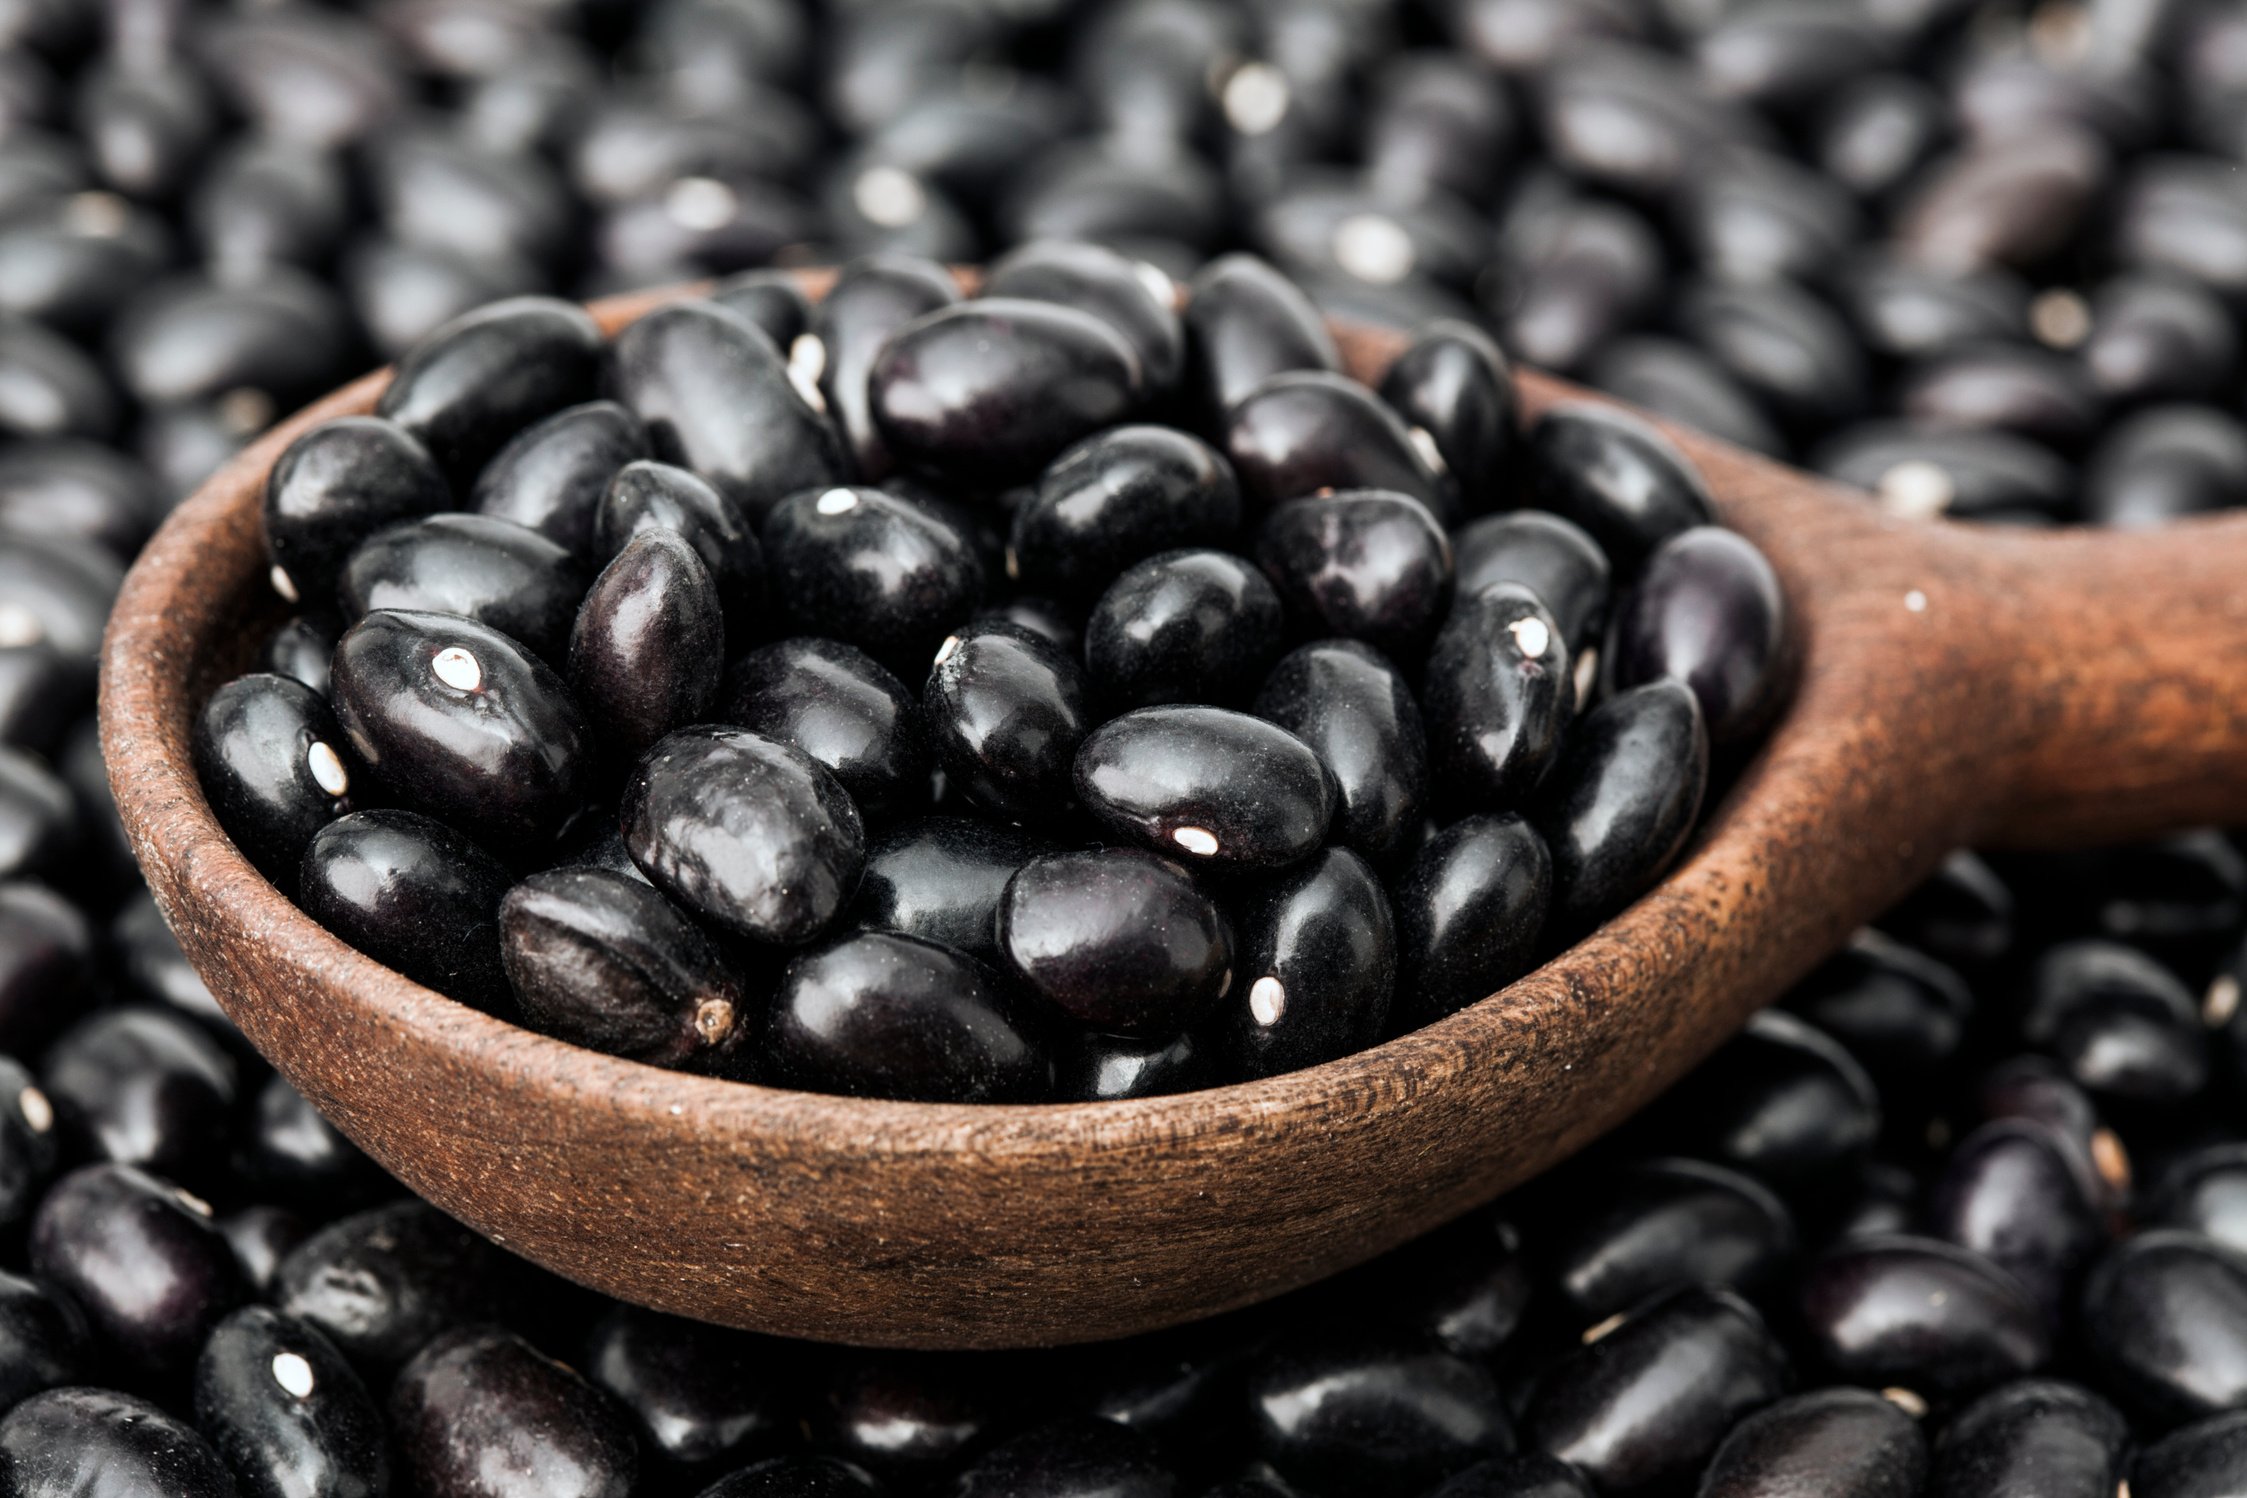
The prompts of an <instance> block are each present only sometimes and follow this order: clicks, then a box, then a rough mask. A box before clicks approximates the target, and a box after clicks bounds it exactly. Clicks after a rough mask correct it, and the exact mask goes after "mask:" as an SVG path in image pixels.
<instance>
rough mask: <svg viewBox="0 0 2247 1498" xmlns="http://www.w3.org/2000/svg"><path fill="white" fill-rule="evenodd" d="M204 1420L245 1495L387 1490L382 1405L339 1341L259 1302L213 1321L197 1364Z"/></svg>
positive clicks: (318, 1497)
mask: <svg viewBox="0 0 2247 1498" xmlns="http://www.w3.org/2000/svg"><path fill="white" fill-rule="evenodd" d="M195 1423H196V1425H197V1426H198V1427H199V1428H200V1429H201V1430H202V1431H203V1433H204V1434H205V1435H207V1436H208V1437H210V1440H211V1444H212V1445H213V1446H214V1447H215V1448H216V1449H217V1450H218V1452H219V1454H220V1456H222V1457H224V1458H225V1460H226V1464H227V1465H228V1466H229V1467H231V1468H232V1469H233V1471H234V1478H235V1482H236V1485H237V1486H238V1487H239V1488H240V1489H241V1492H242V1495H243V1498H383V1495H384V1494H386V1493H388V1492H389V1490H390V1455H389V1452H388V1451H387V1450H386V1449H385V1442H384V1435H383V1428H382V1411H381V1408H380V1406H378V1405H377V1404H376V1403H375V1399H374V1396H373V1395H371V1394H369V1393H368V1392H367V1386H366V1385H365V1384H364V1383H362V1382H360V1379H359V1375H358V1374H357V1373H355V1372H353V1371H352V1369H351V1365H350V1364H349V1363H347V1362H345V1361H344V1358H343V1354H342V1353H340V1352H338V1351H337V1350H336V1348H335V1344H334V1343H332V1342H330V1341H329V1340H328V1339H327V1338H326V1337H323V1336H321V1335H320V1333H319V1332H317V1331H315V1330H313V1329H312V1328H311V1327H310V1326H307V1325H306V1324H305V1323H303V1322H301V1321H297V1320H295V1319H293V1318H291V1317H288V1316H284V1315H282V1314H281V1313H280V1312H278V1311H275V1310H272V1309H270V1308H268V1307H266V1306H250V1307H247V1308H245V1309H243V1310H240V1311H236V1312H235V1313H234V1314H233V1315H231V1316H229V1317H227V1318H226V1320H224V1321H222V1322H220V1323H219V1324H218V1326H217V1327H215V1328H213V1330H212V1332H211V1337H210V1340H209V1341H208V1342H206V1343H204V1344H203V1352H202V1356H201V1357H200V1358H198V1359H197V1361H196V1365H195Z"/></svg>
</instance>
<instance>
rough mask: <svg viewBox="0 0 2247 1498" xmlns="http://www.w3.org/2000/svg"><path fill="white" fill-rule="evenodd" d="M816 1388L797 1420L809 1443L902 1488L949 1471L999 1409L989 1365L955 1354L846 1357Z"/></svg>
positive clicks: (998, 1386)
mask: <svg viewBox="0 0 2247 1498" xmlns="http://www.w3.org/2000/svg"><path fill="white" fill-rule="evenodd" d="M824 1383H825V1387H823V1388H821V1389H819V1390H818V1391H817V1392H816V1393H815V1394H814V1396H813V1398H812V1399H811V1401H809V1403H810V1405H811V1413H810V1416H809V1418H808V1419H807V1420H806V1422H805V1423H806V1425H807V1426H808V1428H809V1429H810V1431H811V1435H812V1440H813V1442H814V1443H815V1444H816V1445H817V1446H818V1447H819V1449H820V1450H822V1451H826V1452H830V1453H832V1454H833V1455H835V1456H837V1457H839V1458H841V1459H842V1460H845V1461H848V1462H851V1463H854V1464H855V1465H857V1466H860V1467H863V1468H865V1469H866V1470H868V1471H870V1472H873V1473H875V1474H876V1475H878V1476H880V1477H881V1478H883V1479H884V1481H885V1482H887V1481H890V1480H895V1481H896V1482H897V1483H898V1485H900V1486H902V1487H905V1488H907V1489H910V1488H911V1487H913V1486H915V1485H917V1484H920V1483H924V1482H927V1481H931V1480H941V1478H942V1477H943V1476H944V1475H945V1474H947V1473H948V1472H951V1471H953V1470H956V1469H957V1468H958V1466H959V1465H960V1462H961V1460H962V1459H963V1458H964V1457H965V1456H966V1455H967V1453H968V1452H969V1451H970V1450H971V1449H972V1448H974V1447H975V1446H977V1445H979V1444H982V1443H983V1442H984V1441H985V1440H986V1438H987V1437H988V1436H989V1434H990V1433H991V1431H992V1430H994V1429H995V1428H997V1427H998V1425H999V1422H1000V1420H1001V1418H1002V1416H1003V1413H1004V1410H1005V1404H1004V1402H1003V1400H1002V1398H1001V1397H1000V1396H1001V1395H1002V1394H1003V1393H1005V1392H1006V1389H1005V1386H1004V1382H1003V1380H996V1379H994V1378H993V1376H992V1368H991V1365H990V1364H988V1363H987V1362H979V1361H978V1360H976V1359H974V1358H968V1357H961V1356H959V1355H957V1354H951V1355H947V1354H944V1353H926V1352H921V1353H914V1352H892V1353H879V1354H875V1355H873V1356H866V1357H857V1358H850V1359H846V1360H844V1361H842V1362H841V1363H840V1364H839V1365H837V1366H835V1367H834V1368H833V1369H832V1371H831V1372H830V1373H829V1375H828V1377H827V1378H826V1380H825V1381H824Z"/></svg>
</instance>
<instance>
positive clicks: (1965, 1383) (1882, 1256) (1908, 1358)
mask: <svg viewBox="0 0 2247 1498" xmlns="http://www.w3.org/2000/svg"><path fill="white" fill-rule="evenodd" d="M1802 1320H1803V1326H1804V1329H1805V1330H1806V1332H1807V1333H1808V1335H1809V1338H1810V1341H1811V1345H1812V1346H1813V1347H1814V1348H1815V1349H1816V1352H1817V1354H1818V1357H1819V1358H1820V1360H1821V1361H1822V1362H1824V1363H1825V1365H1826V1366H1827V1367H1829V1368H1831V1369H1832V1370H1833V1371H1834V1372H1835V1373H1836V1374H1838V1375H1839V1376H1840V1377H1842V1378H1844V1379H1847V1380H1850V1381H1851V1382H1855V1383H1867V1384H1877V1385H1897V1386H1900V1387H1903V1388H1907V1389H1910V1390H1911V1391H1912V1392H1914V1393H1916V1394H1919V1395H1921V1396H1923V1397H1924V1398H1926V1399H1929V1400H1937V1401H1940V1400H1947V1399H1956V1398H1959V1397H1962V1396H1965V1395H1969V1394H1975V1393H1978V1392H1980V1391H1981V1390H1983V1389H1986V1388H1988V1387H1990V1386H1991V1385H1993V1384H1996V1383H1999V1382H2001V1381H2003V1380H2005V1379H2008V1378H2017V1377H2019V1376H2020V1375H2022V1374H2024V1373H2033V1372H2035V1371H2036V1370H2037V1369H2038V1368H2039V1367H2041V1366H2043V1364H2044V1363H2045V1362H2046V1361H2047V1360H2048V1359H2050V1357H2051V1355H2052V1345H2051V1338H2050V1333H2049V1331H2048V1330H2047V1328H2046V1326H2045V1323H2044V1318H2043V1316H2042V1314H2041V1313H2040V1312H2039V1311H2038V1310H2037V1309H2036V1306H2035V1304H2034V1302H2032V1301H2031V1300H2030V1299H2029V1298H2028V1297H2027V1296H2026V1295H2025V1294H2023V1293H2022V1291H2021V1289H2020V1287H2019V1286H2018V1285H2017V1284H2016V1283H2015V1282H2014V1280H2013V1279H2012V1278H2011V1276H2009V1275H2007V1274H2006V1273H2005V1272H2004V1271H2003V1270H2001V1269H1999V1268H1997V1267H1996V1266H1995V1265H1993V1264H1992V1263H1990V1262H1989V1260H1987V1259H1984V1258H1982V1257H1981V1256H1980V1255H1978V1254H1972V1253H1968V1252H1966V1251H1965V1250H1963V1249H1959V1248H1954V1247H1952V1246H1951V1245H1949V1244H1947V1243H1938V1242H1936V1241H1934V1240H1932V1239H1925V1238H1912V1237H1905V1236H1895V1237H1880V1238H1863V1239H1859V1240H1857V1241H1855V1242H1853V1243H1849V1244H1846V1245H1843V1246H1840V1247H1837V1248H1833V1249H1830V1250H1828V1252H1827V1253H1826V1255H1825V1257H1823V1258H1822V1259H1820V1260H1819V1261H1818V1262H1817V1263H1816V1264H1814V1265H1812V1266H1811V1268H1810V1270H1809V1272H1808V1274H1806V1275H1805V1276H1804V1279H1803V1284H1802Z"/></svg>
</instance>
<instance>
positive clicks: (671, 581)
mask: <svg viewBox="0 0 2247 1498" xmlns="http://www.w3.org/2000/svg"><path fill="white" fill-rule="evenodd" d="M725 649H726V619H725V606H724V605H723V604H722V603H721V602H720V601H719V595H718V588H717V585H716V584H715V583H714V582H712V581H711V578H710V569H709V568H708V567H707V566H705V565H704V564H703V561H702V557H701V555H700V554H699V553H698V552H696V550H695V549H694V546H693V544H692V543H690V542H689V541H688V540H687V539H686V538H685V537H684V536H681V535H680V534H678V533H677V532H676V531H670V530H648V531H643V532H641V533H640V534H638V535H636V536H634V537H633V538H632V539H631V540H630V541H628V542H626V543H625V545H624V548H623V549H622V550H620V551H619V552H617V554H616V555H615V557H613V558H612V559H611V560H610V562H609V564H608V566H607V567H605V568H603V569H602V571H601V575H600V576H599V577H597V578H595V579H594V580H593V586H592V587H591V588H589V589H588V590H586V594H585V598H584V600H583V601H582V602H581V603H580V604H579V605H578V610H577V623H576V624H575V625H574V626H573V627H572V629H571V631H570V649H569V684H570V690H571V692H572V693H573V694H574V695H575V698H576V700H577V702H578V704H579V705H580V706H581V707H582V708H583V710H584V714H585V717H586V719H587V722H588V726H589V727H591V728H592V730H593V731H594V732H595V733H597V734H598V735H599V737H600V739H601V741H602V742H603V744H604V745H605V746H606V747H607V748H608V750H609V752H610V753H611V754H612V755H613V756H614V757H615V758H617V759H619V760H622V761H625V762H630V761H632V760H635V759H638V758H639V757H640V755H642V754H644V753H646V752H647V750H648V748H649V747H650V746H651V745H653V744H654V743H655V741H656V740H657V739H660V738H662V737H663V736H664V735H665V734H667V733H669V732H671V731H672V730H673V729H675V728H683V727H685V726H686V725H687V724H689V723H696V722H700V721H702V720H703V719H705V718H707V717H709V716H710V710H711V708H712V706H713V705H715V704H716V702H717V701H718V696H719V680H718V676H717V673H716V672H715V671H714V670H713V669H712V667H713V666H715V665H716V664H717V663H718V662H719V661H722V660H723V659H724V658H725Z"/></svg>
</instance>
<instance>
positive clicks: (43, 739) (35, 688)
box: [0, 644, 93, 755]
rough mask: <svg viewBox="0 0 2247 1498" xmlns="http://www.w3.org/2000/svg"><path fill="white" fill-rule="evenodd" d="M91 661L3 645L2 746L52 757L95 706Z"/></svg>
mask: <svg viewBox="0 0 2247 1498" xmlns="http://www.w3.org/2000/svg"><path fill="white" fill-rule="evenodd" d="M92 688H93V682H92V680H90V679H89V676H88V672H87V668H86V663H85V662H83V661H77V660H72V659H71V658H70V657H68V656H66V655H64V654H63V653H62V652H61V651H59V650H56V649H55V648H54V647H53V646H51V645H46V644H33V645H7V646H0V744H7V745H11V746H13V747H15V748H19V749H25V750H29V751H31V752H32V753H34V754H42V755H51V754H53V753H54V752H55V751H56V748H57V746H58V744H59V742H60V740H61V739H62V738H63V736H64V734H66V733H67V732H69V731H70V729H71V728H72V727H74V726H75V725H76V724H78V723H79V722H80V721H82V720H83V719H84V717H85V715H86V713H87V711H88V709H89V707H90V706H91V704H92V700H93V691H92Z"/></svg>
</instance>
